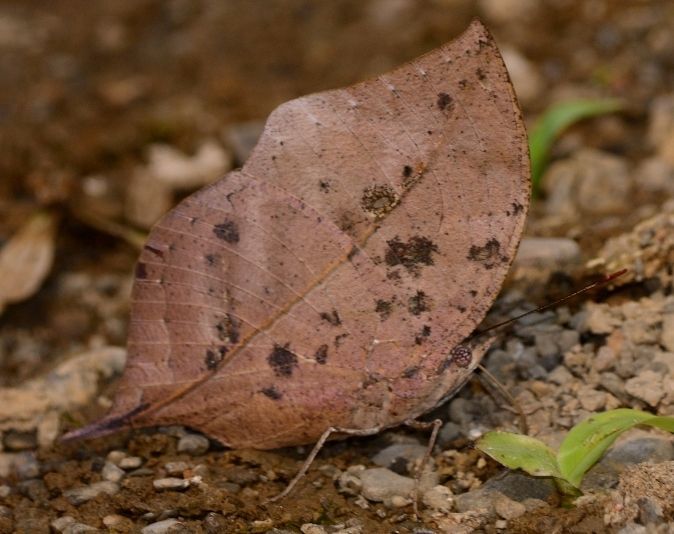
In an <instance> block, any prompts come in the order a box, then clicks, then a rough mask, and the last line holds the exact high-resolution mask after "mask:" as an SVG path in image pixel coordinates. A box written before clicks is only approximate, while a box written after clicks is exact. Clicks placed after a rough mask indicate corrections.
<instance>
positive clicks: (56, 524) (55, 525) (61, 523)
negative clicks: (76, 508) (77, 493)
mask: <svg viewBox="0 0 674 534" xmlns="http://www.w3.org/2000/svg"><path fill="white" fill-rule="evenodd" d="M75 522H76V521H75V518H74V517H72V516H70V515H62V516H61V517H57V518H56V519H54V520H53V521H52V522H51V523H49V526H51V528H52V529H54V530H55V531H56V532H63V531H64V530H65V528H66V527H67V526H68V525H72V524H73V523H75Z"/></svg>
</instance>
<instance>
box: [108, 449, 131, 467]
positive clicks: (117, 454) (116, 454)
mask: <svg viewBox="0 0 674 534" xmlns="http://www.w3.org/2000/svg"><path fill="white" fill-rule="evenodd" d="M126 456H127V454H126V453H125V452H124V451H110V452H109V453H108V456H107V460H108V462H112V463H113V464H115V465H119V463H120V462H121V461H122V460H123V459H124V458H126Z"/></svg>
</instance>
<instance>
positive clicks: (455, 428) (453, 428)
mask: <svg viewBox="0 0 674 534" xmlns="http://www.w3.org/2000/svg"><path fill="white" fill-rule="evenodd" d="M462 435H463V434H462V431H461V427H460V426H459V425H457V424H456V423H452V422H451V421H449V422H447V423H445V424H444V425H442V428H441V429H440V432H439V433H438V446H439V447H440V448H441V449H446V448H447V447H449V446H450V445H451V444H452V443H453V442H455V441H456V440H457V439H459V438H460V437H461V436H462Z"/></svg>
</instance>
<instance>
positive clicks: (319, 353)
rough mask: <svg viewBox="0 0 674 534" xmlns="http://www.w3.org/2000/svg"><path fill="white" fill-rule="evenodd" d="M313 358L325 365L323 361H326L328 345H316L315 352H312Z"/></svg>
mask: <svg viewBox="0 0 674 534" xmlns="http://www.w3.org/2000/svg"><path fill="white" fill-rule="evenodd" d="M314 359H315V360H316V363H320V364H321V365H325V362H327V361H328V346H327V345H321V346H320V347H318V348H317V349H316V353H315V354H314Z"/></svg>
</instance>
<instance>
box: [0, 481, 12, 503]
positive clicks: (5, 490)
mask: <svg viewBox="0 0 674 534" xmlns="http://www.w3.org/2000/svg"><path fill="white" fill-rule="evenodd" d="M11 492H12V489H11V488H10V487H9V486H7V485H5V484H3V485H2V486H0V499H4V498H5V497H9V494H10V493H11Z"/></svg>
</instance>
